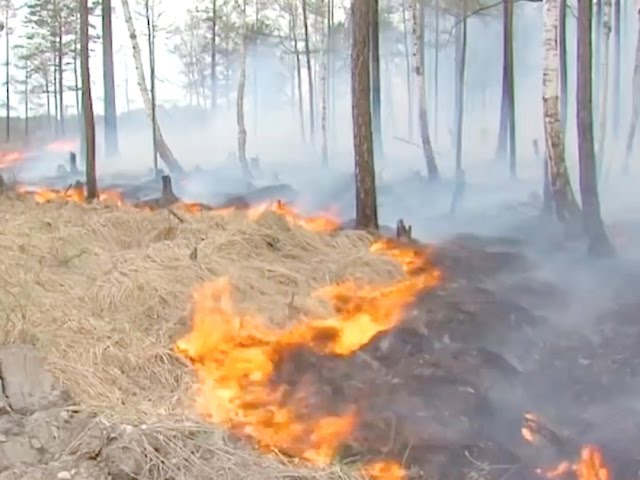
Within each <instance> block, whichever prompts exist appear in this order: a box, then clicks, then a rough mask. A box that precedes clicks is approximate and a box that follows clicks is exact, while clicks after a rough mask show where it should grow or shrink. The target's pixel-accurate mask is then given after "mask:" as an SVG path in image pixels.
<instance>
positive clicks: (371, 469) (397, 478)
mask: <svg viewBox="0 0 640 480" xmlns="http://www.w3.org/2000/svg"><path fill="white" fill-rule="evenodd" d="M362 473H363V474H364V476H365V477H367V478H368V479H369V480H404V479H405V478H406V477H407V472H405V470H404V468H402V465H400V464H399V463H397V462H394V461H384V460H381V461H377V462H372V463H369V464H367V465H365V466H364V467H363V468H362Z"/></svg>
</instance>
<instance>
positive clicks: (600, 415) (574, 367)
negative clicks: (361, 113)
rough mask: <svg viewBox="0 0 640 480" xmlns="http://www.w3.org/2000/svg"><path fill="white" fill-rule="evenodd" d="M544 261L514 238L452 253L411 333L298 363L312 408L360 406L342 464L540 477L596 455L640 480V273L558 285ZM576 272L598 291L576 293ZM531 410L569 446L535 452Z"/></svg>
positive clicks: (594, 272)
mask: <svg viewBox="0 0 640 480" xmlns="http://www.w3.org/2000/svg"><path fill="white" fill-rule="evenodd" d="M527 251H531V252H532V253H531V255H526V254H525V253H523V252H527ZM538 253H539V252H535V251H533V250H531V246H530V245H525V244H524V243H523V242H521V241H516V240H511V239H505V238H479V237H474V236H460V237H456V238H454V239H452V240H450V241H448V242H445V243H444V244H442V245H440V246H438V247H437V248H436V251H435V258H434V260H435V262H436V263H437V264H438V265H439V266H441V268H442V269H443V271H444V272H445V281H444V282H443V284H442V286H441V287H440V288H438V289H437V290H434V291H431V292H429V293H426V294H424V295H423V296H422V297H421V298H419V299H418V300H417V301H416V302H415V304H414V306H413V308H412V309H411V310H410V311H409V312H408V313H407V318H406V320H405V322H404V323H403V324H402V325H401V326H399V327H397V328H396V329H394V330H393V331H391V332H387V333H384V334H381V335H379V336H377V337H376V338H375V339H374V340H373V341H372V342H371V343H370V344H369V345H368V346H367V347H366V348H364V349H363V350H361V351H360V352H358V353H356V354H355V355H353V356H351V357H349V358H347V359H344V358H326V357H319V356H317V355H315V354H313V353H311V352H308V351H300V350H298V351H296V352H291V355H290V356H289V357H287V358H285V359H283V362H282V365H281V371H280V376H279V377H278V381H279V382H282V383H285V384H287V385H289V386H290V388H291V389H292V391H295V390H297V389H298V388H306V387H307V386H308V385H309V384H313V385H321V386H322V387H318V388H316V391H315V392H314V395H313V398H314V399H315V402H316V403H314V405H313V406H312V407H310V408H311V409H312V410H313V409H315V408H321V409H322V410H323V411H334V412H335V411H340V409H341V408H344V406H345V405H347V404H352V403H356V404H357V405H358V406H359V411H360V415H361V422H360V427H359V432H358V435H357V437H356V438H355V439H354V441H353V442H352V444H351V445H349V447H348V448H347V449H345V452H344V456H345V457H348V458H353V457H356V458H362V457H385V458H389V457H390V458H395V459H398V460H400V461H402V462H403V463H404V464H405V466H406V467H407V468H408V469H409V471H410V474H411V477H412V478H423V479H433V478H437V479H439V480H442V479H451V480H454V479H461V478H484V479H496V480H497V479H504V478H513V479H526V478H539V477H538V475H537V474H536V473H535V469H536V468H539V467H541V468H544V467H552V466H554V465H555V464H557V463H558V462H559V461H561V460H563V459H567V460H574V459H575V458H577V456H578V454H579V450H580V447H581V445H582V444H587V443H595V444H597V445H600V446H601V447H602V450H603V451H604V454H605V457H606V459H607V460H608V461H609V462H610V463H611V469H612V472H614V474H615V476H614V478H615V480H626V479H636V480H637V479H638V468H639V467H640V461H638V460H637V458H638V457H640V447H639V445H640V401H636V400H635V399H638V398H640V397H639V396H638V395H639V394H640V382H638V379H639V377H640V349H639V348H638V345H640V318H639V316H640V315H639V312H640V297H637V296H636V295H633V294H630V290H631V291H633V289H634V285H639V284H640V283H639V282H640V269H634V268H629V267H628V266H625V267H623V268H619V265H616V264H609V265H605V266H603V265H602V264H599V263H598V264H588V263H585V261H584V260H581V261H580V265H579V266H576V268H575V269H569V268H558V269H555V270H557V272H555V275H556V276H555V278H553V281H549V280H544V279H545V278H549V275H548V273H549V271H554V268H553V262H555V261H557V259H553V258H552V257H550V258H549V259H548V263H547V264H546V265H541V262H543V263H544V261H541V260H540V259H537V260H533V259H534V258H538V257H539V256H538V255H537V254H538ZM549 263H551V269H550V268H549ZM617 263H618V264H620V265H622V264H623V262H621V261H620V260H618V261H617ZM577 272H579V275H582V276H586V277H585V278H592V279H593V281H592V282H583V283H591V284H593V285H594V286H598V285H599V288H598V291H597V292H591V291H590V290H589V289H588V288H582V289H578V290H579V291H578V290H577V289H576V288H572V284H571V282H574V281H575V278H576V274H577ZM592 288H594V287H592ZM596 293H597V294H596ZM569 316H571V317H572V318H571V319H569ZM310 378H313V380H314V381H312V382H310V381H309V379H310ZM301 379H304V380H302V381H301ZM301 382H303V383H301ZM525 412H534V413H535V414H536V415H537V416H538V417H539V418H540V419H542V420H543V421H544V423H545V424H546V425H547V426H549V428H551V429H552V430H553V431H554V432H555V433H556V434H557V436H558V438H560V439H561V440H562V441H561V443H560V444H553V442H551V443H549V442H545V441H541V442H539V443H536V444H531V443H529V442H527V441H525V440H524V439H523V437H522V436H521V432H520V429H521V425H522V418H523V414H524V413H525ZM568 478H571V477H568Z"/></svg>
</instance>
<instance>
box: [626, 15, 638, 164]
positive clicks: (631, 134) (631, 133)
mask: <svg viewBox="0 0 640 480" xmlns="http://www.w3.org/2000/svg"><path fill="white" fill-rule="evenodd" d="M636 19H637V27H636V54H635V60H634V64H633V80H632V85H631V92H632V93H631V102H632V107H631V120H630V121H629V130H628V132H627V142H626V148H625V156H624V164H623V167H622V170H623V172H624V173H628V172H629V167H630V165H631V154H632V153H633V144H634V141H635V137H636V130H637V128H638V117H640V9H638V11H637V16H636Z"/></svg>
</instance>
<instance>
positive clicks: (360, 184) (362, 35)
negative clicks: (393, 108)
mask: <svg viewBox="0 0 640 480" xmlns="http://www.w3.org/2000/svg"><path fill="white" fill-rule="evenodd" d="M351 14H352V26H351V29H352V35H353V39H352V45H351V102H352V107H351V108H352V116H353V150H354V153H355V173H356V175H355V177H356V226H357V227H358V228H363V229H372V230H377V229H378V207H377V200H376V176H375V168H374V160H373V157H374V149H373V131H372V125H371V36H370V32H371V29H370V23H371V3H370V2H369V1H368V0H367V1H363V0H352V3H351Z"/></svg>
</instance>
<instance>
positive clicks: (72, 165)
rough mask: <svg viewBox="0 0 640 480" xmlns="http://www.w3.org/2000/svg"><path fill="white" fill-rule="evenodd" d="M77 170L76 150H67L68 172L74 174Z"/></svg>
mask: <svg viewBox="0 0 640 480" xmlns="http://www.w3.org/2000/svg"><path fill="white" fill-rule="evenodd" d="M78 172H79V170H78V157H77V156H76V152H69V173H70V174H72V175H74V174H77V173H78Z"/></svg>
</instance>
